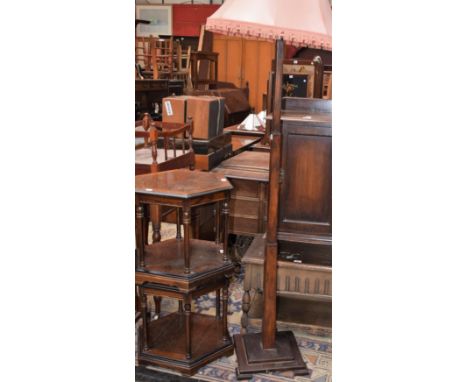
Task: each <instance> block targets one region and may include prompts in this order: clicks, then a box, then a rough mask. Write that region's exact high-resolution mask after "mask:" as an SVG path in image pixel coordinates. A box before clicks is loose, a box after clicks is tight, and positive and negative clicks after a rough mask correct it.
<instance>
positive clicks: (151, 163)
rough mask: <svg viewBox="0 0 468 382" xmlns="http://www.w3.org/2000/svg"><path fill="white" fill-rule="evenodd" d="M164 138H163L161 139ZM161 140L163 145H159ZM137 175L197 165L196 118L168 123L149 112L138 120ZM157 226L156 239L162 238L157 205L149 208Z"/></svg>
mask: <svg viewBox="0 0 468 382" xmlns="http://www.w3.org/2000/svg"><path fill="white" fill-rule="evenodd" d="M161 141H162V142H161ZM158 142H159V143H162V148H158ZM135 143H136V145H135V146H136V150H135V175H141V174H147V173H150V172H159V171H167V170H174V169H177V168H187V167H188V168H190V169H191V170H193V169H194V166H195V154H194V151H193V147H192V121H191V119H190V120H189V122H188V123H185V124H183V123H168V122H159V121H153V120H152V119H151V117H150V115H149V114H148V113H145V115H144V117H143V119H142V120H140V121H136V122H135ZM149 216H150V220H151V223H152V228H153V242H155V241H160V240H161V234H160V228H161V209H160V207H159V206H158V205H153V206H152V208H151V210H150V211H149Z"/></svg>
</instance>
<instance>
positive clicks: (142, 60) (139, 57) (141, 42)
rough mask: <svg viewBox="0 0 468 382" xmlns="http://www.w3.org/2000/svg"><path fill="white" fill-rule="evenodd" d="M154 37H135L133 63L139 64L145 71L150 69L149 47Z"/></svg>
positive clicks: (152, 43)
mask: <svg viewBox="0 0 468 382" xmlns="http://www.w3.org/2000/svg"><path fill="white" fill-rule="evenodd" d="M154 41H155V37H153V36H149V37H135V64H139V65H140V67H142V68H143V69H144V70H145V71H149V70H151V49H152V46H153V45H154Z"/></svg>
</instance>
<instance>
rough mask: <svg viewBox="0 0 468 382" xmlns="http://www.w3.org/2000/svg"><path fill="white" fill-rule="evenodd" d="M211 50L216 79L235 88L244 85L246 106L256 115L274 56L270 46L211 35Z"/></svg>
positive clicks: (260, 106)
mask: <svg viewBox="0 0 468 382" xmlns="http://www.w3.org/2000/svg"><path fill="white" fill-rule="evenodd" d="M213 51H214V52H218V53H219V56H218V67H219V72H218V80H219V81H223V82H231V83H233V84H234V85H236V86H237V87H245V86H246V83H247V82H248V83H249V103H250V106H252V107H254V108H255V111H256V112H259V111H260V110H261V109H262V97H263V94H264V93H266V89H267V80H268V73H269V72H270V68H271V61H272V59H273V57H274V45H273V43H270V42H265V41H256V40H247V39H241V38H239V37H232V36H223V35H219V34H214V39H213Z"/></svg>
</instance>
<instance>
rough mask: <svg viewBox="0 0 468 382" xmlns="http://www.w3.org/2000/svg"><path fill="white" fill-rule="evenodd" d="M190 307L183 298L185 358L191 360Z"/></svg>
mask: <svg viewBox="0 0 468 382" xmlns="http://www.w3.org/2000/svg"><path fill="white" fill-rule="evenodd" d="M190 314H191V305H190V300H189V298H188V297H184V315H185V358H186V359H190V358H192V343H191V340H192V333H191V327H190V321H191V320H190V318H191V317H190Z"/></svg>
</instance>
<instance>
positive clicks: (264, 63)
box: [249, 41, 275, 113]
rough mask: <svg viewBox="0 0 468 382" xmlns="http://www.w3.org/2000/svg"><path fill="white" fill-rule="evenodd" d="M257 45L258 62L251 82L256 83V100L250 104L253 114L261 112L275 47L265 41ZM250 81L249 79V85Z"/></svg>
mask: <svg viewBox="0 0 468 382" xmlns="http://www.w3.org/2000/svg"><path fill="white" fill-rule="evenodd" d="M257 43H258V51H257V55H258V57H259V58H261V59H260V60H257V62H258V65H257V68H258V71H257V75H256V77H255V78H252V80H256V82H257V91H256V96H255V97H256V98H255V102H251V105H252V106H254V105H255V106H254V107H255V112H256V113H258V112H260V111H261V110H262V106H263V105H262V104H263V94H266V92H267V84H268V77H269V74H270V71H271V70H270V68H271V60H273V57H274V56H275V46H274V44H273V43H271V42H266V41H257ZM250 81H251V79H249V85H250V83H251V82H250Z"/></svg>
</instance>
